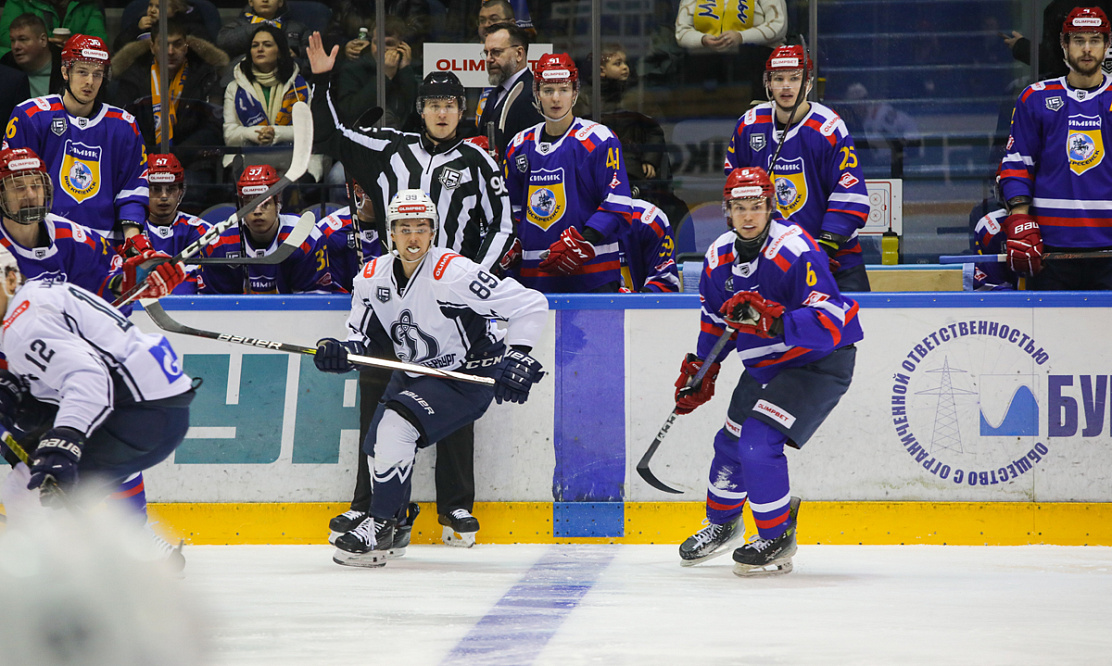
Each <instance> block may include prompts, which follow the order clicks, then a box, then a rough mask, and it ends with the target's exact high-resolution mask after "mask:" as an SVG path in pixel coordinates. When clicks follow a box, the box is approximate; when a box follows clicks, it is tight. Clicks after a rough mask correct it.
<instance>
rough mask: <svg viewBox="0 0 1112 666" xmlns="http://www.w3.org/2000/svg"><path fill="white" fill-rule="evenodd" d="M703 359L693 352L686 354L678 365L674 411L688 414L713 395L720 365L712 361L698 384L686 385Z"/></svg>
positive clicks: (701, 365)
mask: <svg viewBox="0 0 1112 666" xmlns="http://www.w3.org/2000/svg"><path fill="white" fill-rule="evenodd" d="M703 363H705V361H703V360H700V359H699V357H698V356H696V355H695V354H688V355H687V357H686V358H685V359H684V360H683V363H682V364H681V365H680V376H679V379H677V380H676V413H677V414H680V415H683V414H690V413H691V412H693V411H695V408H696V407H698V406H699V405H701V404H703V403H704V402H706V401H708V400H710V399H711V398H713V397H714V380H716V379H718V371H719V370H720V369H721V365H720V364H718V363H712V364H711V366H710V368H708V369H707V374H705V375H703V381H702V383H701V384H699V386H690V387H689V386H688V385H687V384H688V382H690V381H691V379H692V378H693V377H695V375H696V374H698V373H699V368H701V367H703Z"/></svg>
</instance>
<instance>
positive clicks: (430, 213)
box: [386, 190, 440, 251]
mask: <svg viewBox="0 0 1112 666" xmlns="http://www.w3.org/2000/svg"><path fill="white" fill-rule="evenodd" d="M398 220H428V221H429V224H431V225H432V234H433V238H434V239H435V237H436V230H437V226H438V224H439V222H440V216H439V215H437V213H436V204H434V203H433V202H432V198H431V197H430V196H429V195H427V194H425V193H424V192H423V191H421V190H402V191H400V192H398V193H397V194H395V195H394V198H393V199H391V200H390V206H389V207H388V208H387V209H386V249H387V250H389V251H393V250H394V223H395V222H397V221H398Z"/></svg>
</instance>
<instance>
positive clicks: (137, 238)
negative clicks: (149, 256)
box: [120, 234, 154, 259]
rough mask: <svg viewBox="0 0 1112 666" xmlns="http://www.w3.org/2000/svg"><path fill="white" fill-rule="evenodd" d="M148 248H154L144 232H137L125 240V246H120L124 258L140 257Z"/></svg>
mask: <svg viewBox="0 0 1112 666" xmlns="http://www.w3.org/2000/svg"><path fill="white" fill-rule="evenodd" d="M147 250H154V248H153V247H151V241H150V240H149V239H148V238H147V237H146V236H144V235H143V234H135V235H134V236H132V237H131V238H128V239H127V240H126V241H124V245H123V247H121V248H120V256H121V257H123V258H124V259H130V258H132V257H138V256H139V255H141V254H143V253H144V252H146V251H147Z"/></svg>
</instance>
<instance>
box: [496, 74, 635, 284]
mask: <svg viewBox="0 0 1112 666" xmlns="http://www.w3.org/2000/svg"><path fill="white" fill-rule="evenodd" d="M533 93H534V98H535V99H536V104H537V106H538V110H539V111H540V112H541V115H542V116H544V118H545V122H543V123H541V124H540V125H537V126H535V127H531V128H529V129H527V130H524V131H522V132H518V133H517V135H516V136H514V138H513V140H512V141H510V144H509V146H508V147H507V148H506V160H505V165H504V168H505V172H506V187H507V188H508V189H509V192H510V205H511V206H512V208H513V215H514V222H515V224H516V227H517V236H518V238H519V239H520V240H521V247H522V260H521V265H520V266H518V267H517V269H516V271H515V274H516V276H517V277H518V278H519V279H520V280H521V283H522V284H524V285H525V286H527V287H532V288H534V289H539V290H540V291H543V292H549V293H551V292H589V291H617V290H618V289H619V287H620V286H621V262H620V258H619V243H620V242H621V241H622V240H623V239H624V238H625V236H626V235H627V234H628V233H629V228H630V218H631V215H632V211H631V196H630V192H629V178H628V177H627V176H626V172H625V164H624V161H623V160H622V144H621V142H620V141H618V138H617V137H616V136H615V135H614V133H613V132H611V131H610V129H609V128H607V127H606V126H605V125H600V124H598V123H595V122H591V121H589V120H583V119H582V118H576V117H575V115H574V114H572V107H573V106H575V101H576V99H577V98H578V96H579V71H578V70H577V69H576V67H575V63H573V62H572V60H571V58H570V57H568V55H567V54H566V53H556V54H552V55H545V56H542V57H541V60H540V63H539V64H538V65H537V68H536V70H535V72H534V74H533Z"/></svg>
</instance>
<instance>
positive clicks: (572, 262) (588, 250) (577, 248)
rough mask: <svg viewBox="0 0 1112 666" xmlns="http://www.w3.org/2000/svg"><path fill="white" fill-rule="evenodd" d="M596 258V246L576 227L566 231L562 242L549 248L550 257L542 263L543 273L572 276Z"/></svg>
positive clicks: (559, 241) (562, 236)
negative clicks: (585, 238)
mask: <svg viewBox="0 0 1112 666" xmlns="http://www.w3.org/2000/svg"><path fill="white" fill-rule="evenodd" d="M594 258H595V246H593V245H591V244H590V243H588V242H587V241H586V240H584V239H583V234H581V233H579V230H578V229H576V228H575V227H568V228H567V229H564V233H562V234H560V240H558V241H556V242H555V243H553V244H552V246H551V247H549V248H548V256H547V257H545V258H544V261H542V262H541V263H540V266H538V268H540V269H541V270H542V271H547V272H549V273H562V274H564V275H571V274H572V273H574V272H576V271H577V270H579V268H580V267H581V266H582V265H583V264H585V263H587V262H588V261H590V260H592V259H594Z"/></svg>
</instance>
